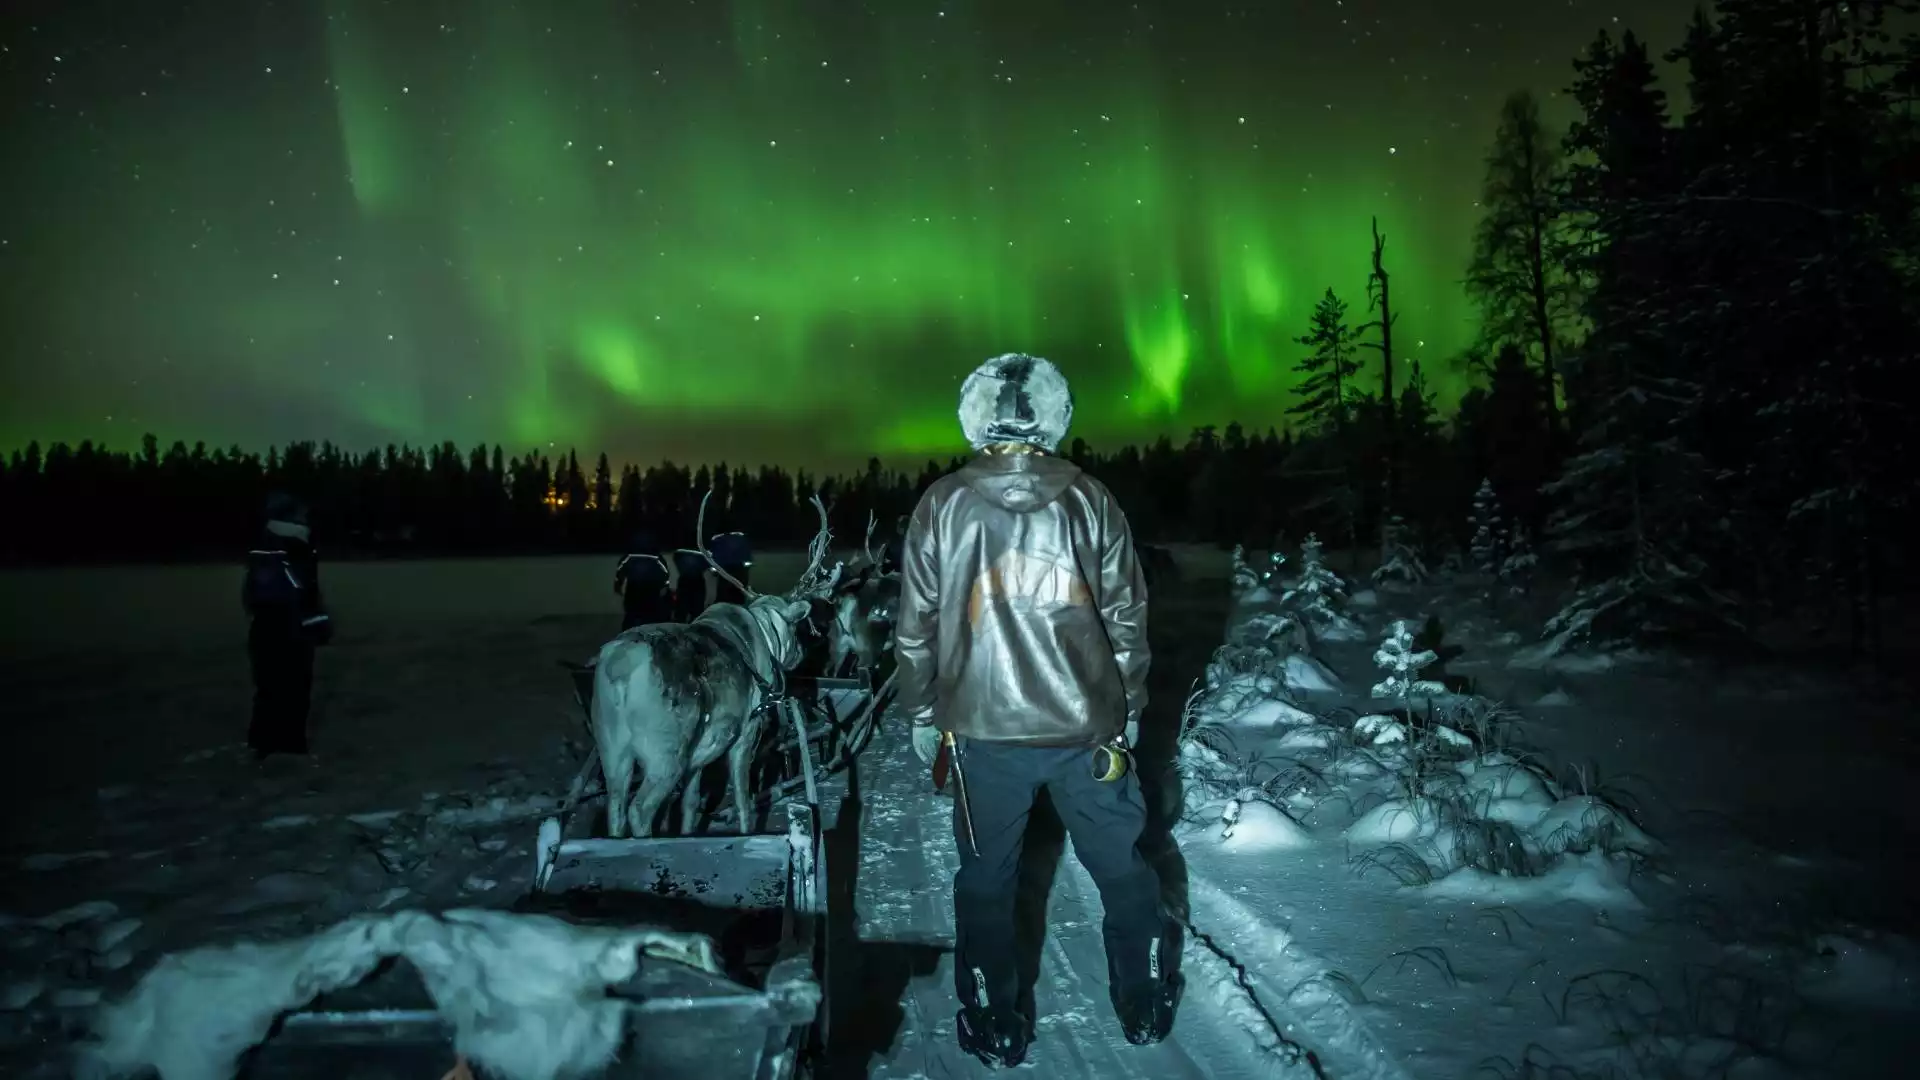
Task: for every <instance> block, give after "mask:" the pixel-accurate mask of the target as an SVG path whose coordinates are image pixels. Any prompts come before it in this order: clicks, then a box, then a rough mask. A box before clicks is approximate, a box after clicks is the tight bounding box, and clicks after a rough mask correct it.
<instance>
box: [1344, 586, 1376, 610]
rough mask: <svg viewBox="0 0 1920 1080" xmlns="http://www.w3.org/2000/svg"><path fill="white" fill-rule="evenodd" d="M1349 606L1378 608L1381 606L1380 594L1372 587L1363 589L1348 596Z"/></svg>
mask: <svg viewBox="0 0 1920 1080" xmlns="http://www.w3.org/2000/svg"><path fill="white" fill-rule="evenodd" d="M1347 606H1348V607H1357V608H1377V607H1379V606H1380V594H1379V593H1377V592H1374V591H1373V590H1372V589H1361V590H1360V591H1359V592H1357V593H1354V594H1353V595H1352V596H1349V597H1347Z"/></svg>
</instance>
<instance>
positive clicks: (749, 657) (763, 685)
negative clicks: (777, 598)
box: [691, 604, 788, 720]
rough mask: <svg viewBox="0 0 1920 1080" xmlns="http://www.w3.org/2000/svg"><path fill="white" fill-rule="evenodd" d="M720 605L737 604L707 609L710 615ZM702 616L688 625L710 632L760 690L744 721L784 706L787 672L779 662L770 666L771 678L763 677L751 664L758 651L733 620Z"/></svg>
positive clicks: (755, 664) (757, 665) (716, 605)
mask: <svg viewBox="0 0 1920 1080" xmlns="http://www.w3.org/2000/svg"><path fill="white" fill-rule="evenodd" d="M723 606H725V607H738V605H733V604H729V605H721V604H715V605H714V606H713V607H712V608H709V609H707V610H708V612H711V611H714V610H715V609H717V608H720V607H723ZM741 610H743V611H744V610H745V609H744V608H742V609H741ZM705 614H706V613H704V612H703V613H702V617H701V618H700V619H697V620H695V621H694V622H693V623H692V624H691V625H693V626H697V627H700V628H702V629H704V630H706V631H707V632H709V633H711V634H712V635H713V636H714V638H715V639H717V640H718V641H719V642H720V643H721V644H722V645H723V646H724V647H725V648H726V650H727V652H728V653H729V654H730V655H732V656H733V658H734V659H736V660H738V661H740V665H741V666H742V667H744V668H746V669H747V674H748V675H749V676H751V677H752V678H753V682H754V685H755V686H757V687H758V688H759V690H760V703H759V704H758V705H756V706H754V708H753V710H752V711H751V712H749V713H747V715H746V719H748V720H751V719H753V718H754V717H756V716H759V715H760V714H761V713H764V712H770V711H772V710H774V709H777V708H779V707H780V706H781V705H783V704H785V703H786V700H787V696H788V695H787V673H786V670H785V669H784V668H782V667H781V666H780V662H779V660H778V659H776V660H775V661H774V662H773V664H772V665H771V667H772V668H773V677H772V678H768V677H767V676H765V675H762V674H761V673H760V665H759V664H758V663H756V662H755V661H754V654H755V652H756V651H757V650H755V649H754V647H753V643H752V642H750V641H746V640H743V638H742V636H741V633H740V630H739V629H738V628H737V627H735V626H733V625H732V620H721V619H708V618H706V617H705Z"/></svg>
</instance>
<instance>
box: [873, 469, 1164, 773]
mask: <svg viewBox="0 0 1920 1080" xmlns="http://www.w3.org/2000/svg"><path fill="white" fill-rule="evenodd" d="M895 634H896V645H895V653H896V657H897V659H898V662H899V683H900V697H899V703H900V705H901V707H902V708H903V709H904V710H905V711H906V713H907V715H908V716H909V717H910V718H912V719H913V720H914V722H915V723H927V722H932V723H934V724H936V725H938V726H939V727H940V728H941V729H942V730H944V731H950V732H952V733H953V734H955V735H958V736H961V737H963V738H970V739H980V740H983V741H989V742H1008V743H1023V744H1027V745H1032V746H1077V745H1096V744H1099V743H1103V742H1106V741H1108V740H1110V739H1112V738H1113V737H1114V736H1116V735H1118V734H1119V733H1120V731H1121V728H1122V727H1123V726H1124V725H1125V723H1126V721H1127V719H1128V717H1129V716H1132V715H1137V714H1138V713H1139V711H1140V710H1141V709H1142V708H1144V707H1145V706H1146V703H1147V665H1148V662H1149V660H1150V657H1149V655H1148V651H1147V589H1146V584H1145V583H1144V581H1143V580H1142V579H1141V575H1140V563H1139V560H1138V558H1137V557H1136V556H1135V554H1134V548H1133V536H1132V534H1131V532H1130V531H1129V530H1128V528H1127V519H1126V516H1125V515H1124V514H1122V513H1121V512H1120V507H1119V505H1118V504H1116V503H1115V502H1114V500H1113V496H1112V495H1111V494H1110V493H1109V492H1108V491H1107V489H1106V487H1105V486H1104V485H1103V484H1101V483H1100V482H1099V481H1098V480H1095V479H1094V478H1093V477H1091V476H1088V475H1087V474H1086V473H1084V472H1082V471H1081V470H1080V467H1079V466H1077V465H1075V464H1073V463H1072V462H1070V461H1066V460H1064V459H1062V458H1057V457H1053V456H1050V455H1048V454H1045V453H1041V452H1038V451H1035V450H1033V449H1032V448H1029V447H1017V448H1015V447H990V448H988V450H987V451H986V452H983V453H981V454H980V455H979V456H977V457H975V458H974V460H973V461H971V462H970V463H968V464H967V465H966V466H964V467H963V468H961V469H960V470H959V471H958V472H955V473H953V474H952V475H950V476H946V477H943V478H941V479H940V480H939V481H937V482H936V483H935V484H934V485H933V487H932V488H930V489H928V491H927V493H926V495H925V496H924V497H922V498H921V500H920V505H919V506H918V507H917V508H915V510H914V512H913V516H912V518H911V519H910V520H909V522H908V526H907V536H906V544H905V547H904V552H903V557H902V565H901V587H900V607H899V619H898V622H897V623H896V624H895Z"/></svg>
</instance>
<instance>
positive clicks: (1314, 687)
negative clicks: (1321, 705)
mask: <svg viewBox="0 0 1920 1080" xmlns="http://www.w3.org/2000/svg"><path fill="white" fill-rule="evenodd" d="M1284 671H1285V678H1286V683H1287V688H1288V689H1290V690H1298V691H1300V692H1302V693H1307V694H1338V693H1341V692H1342V691H1343V690H1344V689H1345V687H1343V686H1342V685H1341V683H1340V679H1339V677H1338V676H1336V675H1334V673H1333V672H1332V671H1331V670H1329V669H1328V668H1327V665H1325V664H1323V663H1321V662H1320V661H1318V660H1315V659H1314V658H1313V657H1311V656H1302V655H1301V654H1299V653H1295V654H1294V655H1292V656H1289V657H1287V661H1286V667H1285V669H1284Z"/></svg>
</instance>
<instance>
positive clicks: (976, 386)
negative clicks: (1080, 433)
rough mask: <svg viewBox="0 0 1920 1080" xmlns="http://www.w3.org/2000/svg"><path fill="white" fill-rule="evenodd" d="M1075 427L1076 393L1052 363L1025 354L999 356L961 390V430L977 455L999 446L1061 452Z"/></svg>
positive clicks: (985, 364) (985, 365)
mask: <svg viewBox="0 0 1920 1080" xmlns="http://www.w3.org/2000/svg"><path fill="white" fill-rule="evenodd" d="M1071 423H1073V391H1072V390H1071V389H1069V388H1068V386H1067V377H1066V376H1065V375H1062V374H1061V373H1060V369H1059V368H1057V367H1055V366H1053V364H1052V362H1051V361H1048V360H1045V359H1042V358H1041V357H1038V356H1028V355H1027V354H1025V353H1007V354H1006V355H1004V356H996V357H994V358H993V359H991V360H989V361H987V362H986V363H984V364H981V365H980V366H979V367H978V368H976V369H974V372H973V374H971V375H969V376H967V381H966V382H964V383H962V384H961V386H960V430H961V431H962V432H964V433H965V434H966V436H967V443H968V445H970V446H972V447H973V448H974V449H975V450H978V449H981V448H982V447H986V446H993V445H995V444H998V443H1024V444H1026V445H1028V446H1037V447H1039V448H1040V449H1042V450H1046V451H1049V452H1051V451H1054V450H1058V449H1059V448H1060V440H1061V439H1064V438H1066V436H1067V426H1068V425H1069V424H1071Z"/></svg>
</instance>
